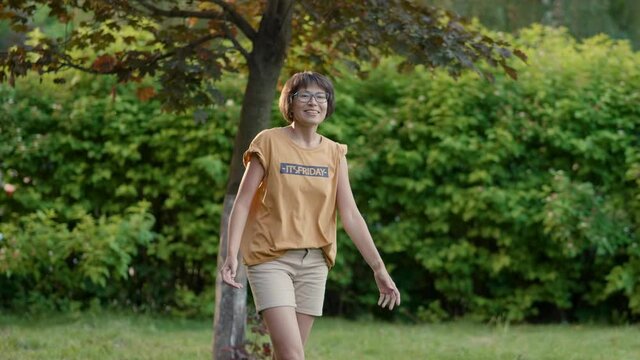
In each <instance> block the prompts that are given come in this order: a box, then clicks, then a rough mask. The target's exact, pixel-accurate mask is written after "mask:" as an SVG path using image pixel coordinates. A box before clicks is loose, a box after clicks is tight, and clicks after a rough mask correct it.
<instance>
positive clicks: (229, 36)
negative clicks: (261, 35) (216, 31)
mask: <svg viewBox="0 0 640 360" xmlns="http://www.w3.org/2000/svg"><path fill="white" fill-rule="evenodd" d="M222 26H223V28H224V34H225V37H226V38H227V39H229V40H231V42H232V43H233V47H234V48H235V49H236V50H238V51H239V52H240V54H242V56H244V58H245V60H247V61H249V56H250V54H249V52H248V51H247V49H245V48H244V46H242V44H240V42H239V41H238V39H236V37H235V36H233V35H232V34H231V30H229V27H228V26H227V25H222Z"/></svg>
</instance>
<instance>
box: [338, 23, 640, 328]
mask: <svg viewBox="0 0 640 360" xmlns="http://www.w3.org/2000/svg"><path fill="white" fill-rule="evenodd" d="M512 40H513V41H515V42H516V43H517V44H518V45H519V46H521V47H522V48H523V49H524V50H525V52H526V53H527V54H528V55H529V57H530V59H529V64H528V66H524V65H523V66H518V70H519V72H520V79H519V80H518V81H517V82H514V81H511V80H509V79H508V78H506V77H505V76H498V77H497V79H496V81H495V83H494V84H489V83H487V82H485V81H481V80H478V78H477V76H475V75H473V74H469V75H468V76H463V77H462V78H460V79H458V80H457V81H456V80H453V79H451V78H450V77H448V76H446V75H444V74H443V73H441V72H437V73H435V74H433V73H431V72H428V71H424V70H422V69H418V70H417V71H415V72H413V73H411V74H409V75H402V76H398V75H397V74H396V73H395V72H394V71H393V69H392V68H386V69H378V70H377V71H376V72H375V73H374V74H373V75H372V77H371V78H370V79H369V80H368V81H366V82H364V83H361V82H358V81H356V80H351V81H344V80H343V81H341V82H340V84H342V88H341V89H340V94H342V95H341V96H342V97H341V98H340V99H339V101H338V104H339V106H338V110H337V114H336V117H335V118H334V119H333V120H332V124H333V125H331V126H329V125H327V128H330V130H331V132H332V133H333V134H335V135H336V137H337V138H338V139H339V140H343V141H345V142H347V143H350V144H351V147H350V160H351V167H352V177H353V183H354V192H355V194H356V197H357V200H358V203H359V204H360V208H361V211H362V212H363V214H364V216H365V218H366V219H367V221H368V223H369V224H370V228H371V229H372V232H373V235H374V238H375V239H376V240H377V242H378V244H379V245H380V247H381V248H382V250H383V252H384V254H385V257H386V258H387V259H389V260H391V263H390V266H391V267H392V269H393V273H394V275H395V277H396V278H397V282H398V284H399V286H400V288H401V289H402V290H403V294H404V298H405V299H406V301H407V305H408V306H407V309H408V310H409V312H411V314H409V315H410V316H412V317H415V318H417V319H423V320H437V319H442V318H450V317H452V316H458V315H465V314H467V315H473V316H477V317H479V318H482V319H508V320H524V319H529V320H549V319H551V320H575V319H581V320H582V319H588V318H602V317H605V318H613V317H615V318H616V319H617V320H621V319H630V318H636V319H637V316H638V314H640V281H639V280H638V279H639V278H640V277H638V275H640V266H639V265H640V262H639V260H640V257H639V255H640V252H639V249H638V237H639V234H640V231H639V229H638V225H639V224H640V186H639V185H640V137H639V135H638V134H639V133H640V106H638V104H640V92H638V87H637V84H639V83H640V55H639V54H638V53H633V52H632V51H631V50H630V48H629V44H628V43H620V42H613V41H611V40H610V39H607V38H606V37H603V36H602V37H596V38H592V39H589V40H587V41H585V42H584V43H576V42H575V41H574V40H573V39H572V38H570V37H569V36H568V35H566V33H565V32H564V31H562V30H550V29H544V28H541V27H533V28H530V29H528V30H526V31H523V32H522V34H521V35H520V36H519V38H518V39H512ZM345 108H347V109H345ZM345 243H346V241H345V239H344V238H342V239H341V244H343V245H344V244H345ZM352 259H353V258H350V259H349V261H354V260H352ZM354 264H356V265H354ZM342 265H346V266H347V267H348V269H347V270H338V271H340V272H342V273H341V274H340V276H336V277H334V280H335V281H336V283H334V284H333V285H334V287H333V288H334V290H335V293H334V295H335V294H340V297H342V298H344V297H345V295H344V294H345V293H346V294H353V296H352V297H351V299H353V300H354V301H353V302H352V304H351V305H352V306H353V308H354V309H356V308H357V306H358V305H359V304H358V303H361V302H363V301H364V300H363V298H362V297H359V296H355V294H365V293H366V294H367V297H366V299H367V301H368V303H370V304H371V303H373V301H375V289H374V288H373V287H372V286H371V284H370V283H368V282H365V283H361V282H355V279H362V278H363V277H362V276H366V269H364V268H363V267H362V266H358V265H357V263H348V264H342ZM342 269H344V267H343V268H342ZM364 278H365V279H366V277H364ZM338 279H341V280H338ZM345 279H350V280H345ZM351 279H353V280H351ZM336 288H338V290H336ZM347 296H348V295H347Z"/></svg>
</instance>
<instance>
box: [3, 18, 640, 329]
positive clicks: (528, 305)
mask: <svg viewBox="0 0 640 360" xmlns="http://www.w3.org/2000/svg"><path fill="white" fill-rule="evenodd" d="M510 40H511V41H513V42H515V43H516V44H518V45H519V46H520V47H521V48H523V50H525V52H526V53H527V54H528V55H529V57H530V59H529V63H528V65H520V66H518V70H519V73H520V79H519V80H518V81H517V82H514V81H512V80H510V79H508V78H506V77H504V76H501V75H498V76H497V77H496V80H495V83H493V84H489V83H487V82H486V81H484V80H480V79H478V77H477V76H476V75H474V74H468V75H465V76H463V77H461V78H460V79H457V80H453V79H451V78H449V77H448V76H447V75H446V74H443V73H441V72H430V71H428V70H424V69H422V68H417V69H416V70H415V71H413V72H411V73H405V74H399V73H397V72H396V71H395V70H394V69H395V68H394V64H395V62H394V60H393V59H389V60H387V61H385V62H383V64H382V65H381V66H379V67H378V68H376V69H373V70H372V71H371V74H370V76H369V78H368V79H366V80H359V79H357V78H355V77H350V76H344V77H342V78H340V79H337V80H336V86H337V94H338V95H337V96H338V99H337V100H338V106H337V109H336V113H335V114H334V115H333V116H332V117H331V118H330V119H329V120H328V121H327V122H326V123H325V124H323V125H322V126H321V129H320V130H321V132H323V133H324V134H326V135H328V136H330V137H332V138H334V139H336V140H338V141H341V142H344V143H347V144H348V145H349V155H348V158H349V163H350V169H351V178H352V186H353V190H354V193H355V196H356V199H357V202H358V205H359V207H360V209H361V211H362V213H363V215H364V216H365V218H366V220H367V222H368V224H369V227H370V230H371V232H372V234H373V236H374V239H375V240H376V243H377V244H378V246H379V248H380V249H381V251H382V254H383V257H384V258H385V260H386V262H387V264H388V267H389V268H390V270H391V271H392V273H393V275H394V278H395V279H396V282H397V283H398V285H399V287H400V288H401V291H402V294H403V300H404V304H403V306H402V307H401V311H400V312H397V313H395V314H400V315H399V316H400V317H404V318H410V319H413V320H416V321H439V320H445V319H449V318H452V317H456V316H463V315H464V316H471V317H475V318H478V319H483V320H510V321H521V320H531V321H538V320H545V321H546V320H588V319H610V320H615V321H627V320H634V319H637V318H638V314H640V281H639V280H638V279H640V249H639V248H638V237H639V236H638V235H639V230H638V224H640V137H639V136H638V133H639V132H640V131H639V129H640V107H638V105H637V104H638V103H640V92H638V90H637V86H636V84H638V83H640V56H639V55H638V54H637V53H634V52H632V51H631V50H630V48H629V46H628V44H627V43H624V42H614V41H612V40H610V39H608V38H606V37H596V38H592V39H589V40H587V41H585V42H583V43H576V42H575V41H574V40H573V39H572V38H570V37H569V36H568V35H567V34H566V33H565V32H564V31H562V30H550V29H545V28H542V27H537V26H534V27H532V28H530V29H527V30H525V31H523V32H522V33H521V34H520V35H519V37H518V38H517V39H510ZM74 81H75V82H74ZM74 81H71V82H70V83H69V84H68V85H65V86H68V87H67V88H66V90H65V88H61V87H58V86H56V87H54V86H53V85H49V84H48V83H47V82H44V83H43V84H38V83H37V79H32V81H30V82H29V83H26V84H25V83H22V84H20V85H19V86H18V87H17V88H16V89H8V88H1V89H0V98H1V99H2V107H1V108H0V121H2V127H1V130H0V158H1V159H2V160H1V163H0V170H1V171H2V173H3V174H4V181H5V182H11V183H18V190H17V191H16V193H15V194H14V196H13V197H11V198H8V197H6V196H5V195H0V212H1V215H0V216H1V218H0V232H2V233H3V237H4V240H3V241H2V242H0V273H4V276H1V277H0V289H1V290H0V294H1V296H2V299H1V300H0V301H1V303H0V305H1V306H3V307H13V308H15V307H21V306H35V305H34V304H43V303H46V304H53V305H52V306H58V307H61V306H62V305H60V304H63V305H64V304H75V305H74V306H88V305H89V304H90V303H91V301H93V302H94V303H95V302H99V303H102V304H109V303H115V302H116V301H117V304H118V305H120V306H121V305H124V306H129V305H131V306H135V307H137V308H144V309H147V308H148V309H152V310H162V311H165V310H167V309H169V311H172V312H175V313H179V314H187V315H189V314H202V313H210V312H211V308H212V305H213V300H212V297H213V284H214V276H215V274H214V269H215V256H216V253H217V246H218V232H219V218H220V211H221V204H222V197H223V193H224V188H225V182H226V177H227V164H228V163H229V156H230V154H231V146H232V139H233V134H234V132H235V125H234V124H235V121H236V119H237V117H238V113H239V106H238V105H237V104H238V103H239V99H240V98H241V91H242V89H243V87H242V84H243V82H244V79H243V78H241V77H234V76H231V77H228V81H229V82H228V83H226V84H223V88H224V89H225V94H226V95H227V97H228V100H227V102H226V103H225V104H221V105H216V106H212V107H211V108H210V109H206V110H207V112H208V113H209V114H210V118H209V119H208V121H206V122H198V121H194V120H193V119H194V117H193V115H192V114H184V115H179V116H176V115H167V114H163V113H161V112H160V110H159V106H158V104H157V103H156V102H154V101H151V102H139V101H138V100H137V99H136V97H135V89H134V88H131V87H122V86H119V87H118V88H117V89H118V90H117V92H118V94H117V96H116V97H115V99H114V98H112V97H111V95H109V91H110V89H111V87H112V84H111V82H110V81H109V80H105V79H93V78H87V77H83V76H79V75H78V77H77V78H76V79H75V80H74ZM274 104H275V103H274ZM280 124H282V122H281V121H280V116H279V115H278V114H277V112H276V111H275V105H274V125H280ZM127 209H129V210H127ZM91 219H93V220H91ZM80 224H92V225H91V226H88V225H83V226H80ZM87 226H88V227H87ZM76 228H79V229H83V228H88V229H89V231H88V234H91V235H90V236H88V237H87V238H86V242H87V243H88V244H94V245H91V246H87V247H85V248H83V247H81V246H80V240H78V239H80V237H81V232H80V230H76ZM64 229H66V230H64ZM123 229H124V230H123ZM30 231H31V232H32V233H33V232H34V231H35V232H37V233H43V234H51V236H44V235H43V236H28V235H25V234H28V233H29V232H30ZM54 233H60V234H61V235H60V237H56V236H57V235H56V236H54V235H53V234H54ZM118 234H120V235H118ZM47 239H48V240H47ZM51 239H65V240H64V241H62V240H60V241H54V240H51ZM67 242H70V243H73V244H75V245H69V246H70V247H71V248H73V250H72V252H65V251H63V250H60V249H58V248H56V247H60V246H61V244H59V243H67ZM110 243H113V244H115V245H113V246H112V247H115V248H116V250H114V249H111V250H108V251H104V252H102V253H101V254H102V255H103V256H104V257H107V258H109V260H106V259H105V260H104V261H102V262H96V261H95V260H93V263H90V262H89V260H85V257H83V254H92V252H91V251H89V250H88V249H89V248H91V247H92V246H97V247H100V246H104V244H110ZM33 244H39V245H38V246H45V247H46V246H48V247H50V248H51V252H52V253H53V254H55V256H54V258H55V259H58V262H64V264H57V263H56V264H57V265H56V266H58V267H56V266H54V267H53V268H54V269H62V270H60V271H49V272H47V271H46V269H47V264H49V263H50V262H51V261H52V260H51V258H49V259H48V258H47V257H46V256H44V255H43V254H45V255H46V253H45V252H38V254H39V255H37V256H35V257H34V258H33V261H31V260H30V261H27V260H24V259H23V260H21V261H7V258H8V256H10V254H12V253H13V252H15V250H16V249H20V250H21V251H22V249H28V248H30V246H31V247H33V246H34V245H33ZM101 244H103V245H101ZM74 246H75V247H74ZM79 255H80V256H79ZM11 256H12V255H11ZM85 256H89V255H85ZM74 259H76V260H75V262H74ZM83 261H87V262H88V264H93V265H91V266H93V267H95V269H94V270H91V271H94V272H97V274H96V275H90V272H88V270H86V269H89V268H91V266H89V265H83ZM98 269H101V270H98ZM124 269H126V271H124ZM65 279H66V280H65ZM68 279H76V280H74V281H69V280H68ZM101 279H103V280H104V281H106V282H104V281H102V280H101ZM43 281H48V282H53V283H56V284H60V285H57V286H56V287H54V288H51V287H46V286H39V285H35V284H40V283H41V282H43ZM5 289H6V290H5ZM52 299H53V300H52ZM376 300H377V295H376V289H375V284H374V282H373V277H372V276H371V273H370V271H369V270H368V269H367V267H366V264H365V263H364V261H363V260H362V259H361V258H360V257H359V255H358V253H357V251H356V250H355V248H354V246H353V245H352V244H351V243H350V241H349V240H348V239H347V237H346V235H345V234H344V232H340V233H339V256H338V259H337V266H336V268H334V270H332V272H331V273H330V280H329V284H328V289H327V299H326V306H325V310H326V312H327V313H329V314H342V315H352V316H356V315H362V314H365V313H368V314H375V315H378V316H386V317H388V316H391V315H390V314H389V313H388V312H382V311H380V310H377V308H376V306H375V301H376ZM56 304H57V305H56Z"/></svg>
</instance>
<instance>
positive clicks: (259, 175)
mask: <svg viewBox="0 0 640 360" xmlns="http://www.w3.org/2000/svg"><path fill="white" fill-rule="evenodd" d="M264 172H265V171H264V168H263V167H262V164H261V163H260V161H259V160H258V157H257V156H256V155H255V154H253V155H252V156H251V161H250V162H249V163H248V164H247V169H246V170H245V172H244V175H243V176H242V181H241V182H240V187H239V188H238V194H237V195H236V200H235V201H234V203H233V208H232V209H231V215H230V216H229V231H228V232H227V236H228V238H227V257H226V259H225V261H224V265H222V268H221V269H220V273H221V274H222V280H223V281H224V282H225V283H227V284H229V285H230V286H233V287H235V288H238V289H241V288H242V284H240V283H238V282H236V280H235V277H236V271H237V269H238V250H239V249H240V241H241V240H242V232H243V231H244V226H245V224H246V223H247V217H248V215H249V209H250V208H251V202H252V200H253V197H254V196H255V194H256V191H257V190H258V186H259V185H260V182H262V179H263V178H264Z"/></svg>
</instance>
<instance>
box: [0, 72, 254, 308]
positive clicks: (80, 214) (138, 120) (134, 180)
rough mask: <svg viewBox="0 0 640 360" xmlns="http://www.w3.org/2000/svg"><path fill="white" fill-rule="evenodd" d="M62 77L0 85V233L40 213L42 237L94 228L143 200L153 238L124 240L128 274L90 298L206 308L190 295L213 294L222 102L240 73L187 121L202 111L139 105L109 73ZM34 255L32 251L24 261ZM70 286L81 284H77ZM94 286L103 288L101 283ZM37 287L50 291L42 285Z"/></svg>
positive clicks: (223, 167)
mask: <svg viewBox="0 0 640 360" xmlns="http://www.w3.org/2000/svg"><path fill="white" fill-rule="evenodd" d="M67 76H68V77H69V78H70V79H71V80H70V81H68V83H67V84H66V85H64V86H60V85H54V84H53V83H52V82H51V81H50V79H49V78H48V77H45V78H44V81H43V82H42V83H39V81H38V79H36V78H32V79H31V80H30V81H29V82H21V83H19V84H18V86H17V87H16V88H15V89H11V88H7V87H3V88H0V98H1V99H2V106H1V108H0V122H1V126H0V128H1V129H2V130H1V131H0V159H2V161H1V163H0V173H1V174H3V175H4V176H3V181H4V182H5V183H10V184H13V185H15V186H16V190H15V193H14V194H13V196H11V197H8V196H5V195H4V193H3V195H2V197H1V198H0V226H2V229H3V230H2V232H3V233H5V232H9V231H11V232H13V231H17V230H20V231H27V230H28V228H27V227H26V226H27V225H26V224H28V222H29V221H36V220H38V219H41V218H42V216H44V219H49V218H50V217H51V221H49V222H43V221H44V220H42V221H40V223H39V224H40V225H38V226H41V227H44V228H45V229H50V230H48V231H46V233H47V234H52V233H54V232H55V231H54V229H57V230H56V231H58V232H59V231H62V229H64V228H68V229H69V230H72V229H75V227H76V226H79V224H85V223H86V221H88V218H87V217H91V218H93V219H95V220H94V221H95V222H96V226H98V228H100V226H102V223H99V221H103V220H99V219H112V218H113V217H114V216H120V215H123V214H125V212H126V209H127V208H130V207H132V206H136V205H137V204H140V203H141V202H142V203H144V204H146V205H145V208H146V212H147V213H148V214H150V215H152V216H153V218H154V219H155V222H154V223H153V224H152V227H151V228H150V229H149V231H151V232H152V233H153V234H154V235H153V239H154V241H152V242H146V243H140V242H138V243H132V244H131V245H134V244H135V246H136V249H135V250H136V251H129V250H127V253H129V254H131V256H132V257H133V258H132V259H127V261H126V262H127V263H128V264H127V265H128V266H132V267H133V269H135V272H136V276H135V277H133V278H130V279H129V280H128V281H127V282H126V283H111V282H108V283H107V284H106V287H105V289H106V290H109V291H107V292H106V293H104V294H100V296H101V298H102V299H103V300H106V299H107V295H108V296H111V295H113V294H116V293H117V294H119V295H118V298H117V299H120V300H121V301H122V302H124V304H132V305H134V306H136V307H141V308H148V309H156V310H163V311H164V310H175V311H178V312H181V311H185V312H186V313H192V312H193V309H203V308H207V309H208V312H209V313H211V311H212V306H203V305H202V304H200V303H201V302H202V301H208V302H209V301H211V299H212V294H213V291H212V289H211V286H212V284H214V273H215V261H216V260H215V259H216V256H217V247H218V234H219V229H218V228H219V219H220V217H221V208H222V198H223V196H224V192H225V183H226V180H227V171H228V170H227V164H228V163H229V161H230V155H231V152H230V149H231V146H232V142H233V132H234V131H235V126H234V123H235V122H234V121H233V119H235V118H236V117H237V115H238V112H239V106H238V105H237V102H234V101H233V98H234V96H235V97H236V98H237V97H239V94H240V90H239V89H240V88H241V86H240V85H239V84H241V83H242V81H243V80H242V79H241V78H234V80H233V81H234V83H233V84H231V85H229V84H227V85H224V84H223V86H227V87H228V88H229V90H228V94H229V96H230V99H229V100H228V101H227V102H226V103H225V104H220V105H215V106H212V107H211V108H210V109H201V110H199V112H200V115H199V117H197V118H198V119H201V118H202V115H203V114H204V115H207V114H209V117H210V119H209V121H202V120H199V121H196V120H194V118H195V117H194V114H193V113H188V114H182V115H172V114H167V113H163V112H162V111H161V109H160V107H159V104H158V102H156V101H147V102H143V101H140V100H139V99H138V98H137V90H136V88H134V87H133V86H131V85H129V86H122V85H119V86H116V85H115V84H114V83H113V80H112V79H108V78H92V77H89V76H86V75H82V74H77V73H70V74H67ZM35 214H45V215H35ZM50 214H52V215H50ZM54 218H55V220H54ZM81 219H84V220H82V221H80V220H81ZM83 221H85V222H83ZM104 221H107V222H108V221H116V220H104ZM7 226H9V228H8V230H4V228H5V227H7ZM34 226H35V225H34ZM89 230H91V229H89ZM96 231H97V230H96ZM100 231H102V230H100ZM4 236H5V237H6V236H7V234H6V233H5V235H4ZM87 236H88V235H87ZM55 239H58V240H59V241H60V242H61V244H58V245H55V246H63V245H62V243H66V242H67V241H68V239H66V238H51V239H49V240H47V241H49V242H51V243H52V244H54V243H57V241H56V240H55ZM42 241H44V239H43V240H42ZM96 241H100V240H96ZM5 244H6V243H5ZM88 244H93V243H90V242H88ZM2 246H3V245H0V247H2ZM52 246H53V245H52ZM103 255H104V256H111V255H117V254H111V255H109V254H107V253H103V254H100V256H103ZM38 259H43V258H35V259H33V261H37V260H38ZM57 259H58V260H60V261H70V259H67V258H65V257H61V258H57ZM100 261H107V259H105V258H101V260H100ZM108 261H119V260H117V258H114V259H111V260H108ZM12 266H13V265H12ZM16 266H17V265H16ZM43 266H44V265H43ZM4 268H7V266H4ZM68 269H70V270H71V269H73V271H78V269H76V268H75V267H69V268H68ZM100 269H101V270H97V269H94V270H95V271H102V272H100V273H96V274H93V275H91V276H92V277H91V280H96V279H106V278H107V275H106V271H109V276H112V275H113V272H114V271H115V272H118V271H121V270H122V266H117V267H115V266H114V267H113V268H109V269H107V268H100ZM125 270H126V269H125ZM10 271H14V272H15V270H14V269H13V267H12V268H11V269H7V270H6V271H5V274H8V273H9V272H10ZM85 275H87V273H85V272H82V271H81V272H79V274H78V276H80V278H84V276H85ZM76 278H77V277H71V278H70V279H76ZM25 281H26V280H25ZM70 281H71V280H70ZM10 282H11V283H12V284H13V289H21V290H20V291H22V292H26V291H27V289H29V291H28V292H34V291H36V290H34V289H32V288H31V285H32V284H31V283H29V282H21V280H20V279H18V278H16V277H12V278H11V280H10ZM71 284H72V283H69V286H71ZM73 284H76V285H75V286H77V287H78V288H77V290H78V291H80V290H83V288H82V284H81V283H80V282H73ZM97 285H105V284H104V281H103V280H101V281H99V282H98V284H97ZM207 287H209V288H208V289H207ZM185 289H186V290H185ZM106 290H105V291H106ZM187 290H188V291H187ZM81 293H83V294H85V295H86V296H85V297H78V296H75V295H74V296H72V298H74V299H76V300H77V301H81V303H85V304H86V303H87V302H88V301H89V300H90V299H91V298H92V296H94V295H98V293H97V292H93V293H90V292H89V293H87V292H81ZM189 293H190V294H191V295H189ZM5 294H6V293H5ZM14 294H17V292H16V293H14ZM41 294H43V296H45V297H47V296H49V295H50V294H52V293H51V291H50V289H42V291H41ZM103 295H104V296H103ZM7 296H8V298H3V301H2V303H4V304H7V303H9V302H10V301H9V300H11V299H12V297H13V295H12V293H11V292H9V293H8V294H7ZM16 296H17V295H16ZM194 296H195V297H200V296H202V300H201V301H197V300H196V299H193V298H192V297H194ZM196 304H198V305H197V306H196ZM185 307H193V308H192V309H186V308H185ZM198 311H200V310H198Z"/></svg>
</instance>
